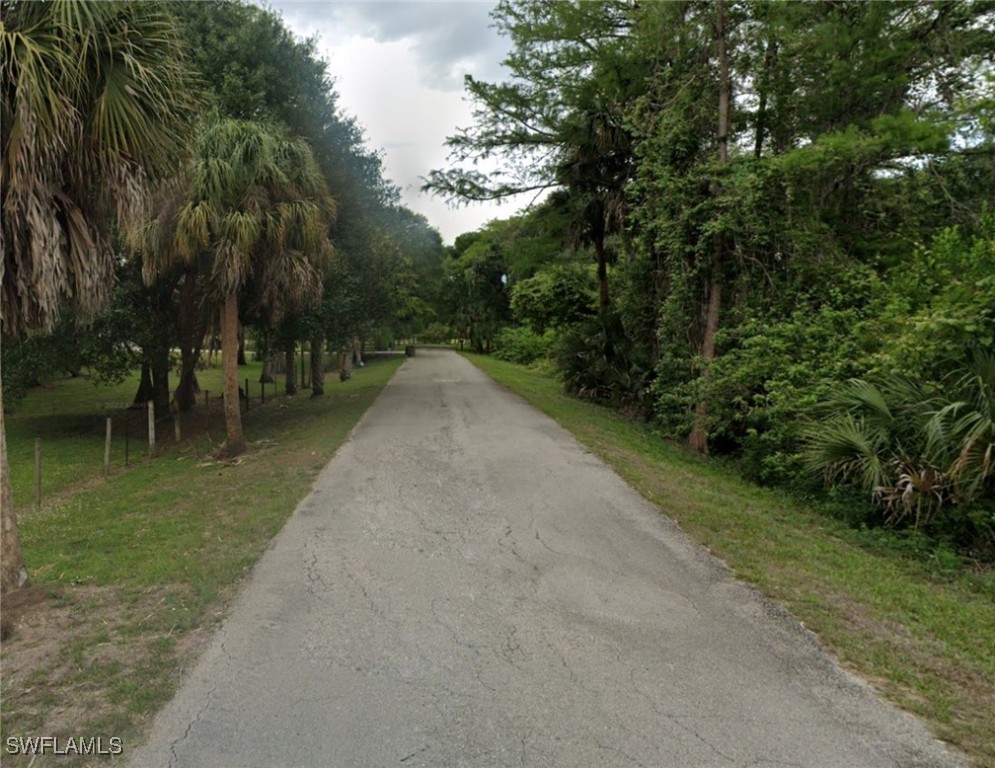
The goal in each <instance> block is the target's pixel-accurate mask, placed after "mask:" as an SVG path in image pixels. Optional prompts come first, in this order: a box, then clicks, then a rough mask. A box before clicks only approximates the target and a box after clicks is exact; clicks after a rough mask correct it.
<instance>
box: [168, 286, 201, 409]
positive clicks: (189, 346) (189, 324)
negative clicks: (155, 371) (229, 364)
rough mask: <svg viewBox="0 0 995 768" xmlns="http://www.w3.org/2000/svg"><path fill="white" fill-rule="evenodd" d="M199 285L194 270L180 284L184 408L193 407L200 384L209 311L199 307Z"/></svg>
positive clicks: (180, 399) (179, 396)
mask: <svg viewBox="0 0 995 768" xmlns="http://www.w3.org/2000/svg"><path fill="white" fill-rule="evenodd" d="M196 291H197V288H196V284H195V282H194V279H193V277H192V275H191V274H189V273H188V274H187V276H186V278H185V280H184V283H183V285H181V286H180V302H179V305H178V307H177V309H178V312H179V314H178V317H177V320H178V325H179V331H180V380H179V383H178V384H177V385H176V392H175V393H174V395H173V396H174V397H175V398H176V407H177V408H179V409H180V410H181V411H183V412H187V411H191V410H193V407H194V405H195V404H196V401H197V393H198V392H199V391H200V386H199V384H198V383H197V361H198V360H200V351H201V347H202V346H203V344H204V326H205V325H207V323H206V317H205V315H206V313H205V312H204V311H203V310H200V309H198V307H197V293H196Z"/></svg>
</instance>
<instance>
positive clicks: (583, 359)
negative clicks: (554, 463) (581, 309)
mask: <svg viewBox="0 0 995 768" xmlns="http://www.w3.org/2000/svg"><path fill="white" fill-rule="evenodd" d="M553 359H554V360H555V361H556V365H557V367H558V368H559V370H560V374H561V376H562V377H563V383H564V385H565V386H566V389H567V391H568V392H570V393H572V394H575V395H577V396H578V397H582V398H585V399H588V400H594V401H596V402H602V403H608V404H611V405H615V406H617V407H620V408H623V409H625V410H629V411H634V412H636V413H638V414H639V415H641V416H644V417H648V416H649V415H650V414H651V413H652V401H651V397H650V391H649V384H650V381H651V380H652V377H653V362H652V360H651V358H650V355H649V352H648V351H647V350H646V349H644V348H643V347H641V346H639V345H637V344H635V343H633V341H632V337H631V336H629V335H627V334H626V333H625V329H624V328H623V325H622V322H621V321H620V320H619V318H618V317H617V316H614V315H611V316H609V317H608V318H607V320H606V321H602V320H601V319H600V318H598V319H592V320H588V321H586V322H583V323H580V324H578V325H576V326H574V327H572V328H571V329H569V330H568V331H566V332H565V333H564V334H563V336H562V337H561V338H560V340H559V341H558V342H557V344H556V345H555V347H554V349H553Z"/></svg>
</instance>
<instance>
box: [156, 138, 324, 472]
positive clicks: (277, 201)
mask: <svg viewBox="0 0 995 768" xmlns="http://www.w3.org/2000/svg"><path fill="white" fill-rule="evenodd" d="M186 176H187V179H188V182H187V188H186V195H185V198H184V199H183V201H182V203H181V204H180V205H177V206H167V208H166V210H165V211H164V212H163V213H161V214H160V216H158V217H157V218H155V219H153V220H152V222H151V223H150V225H149V226H148V227H146V228H145V230H144V232H143V237H142V238H140V239H139V243H140V247H141V249H142V251H143V253H144V255H145V258H146V262H145V263H146V279H148V280H154V279H156V277H157V276H158V275H160V274H162V272H163V271H164V270H167V269H169V268H171V267H172V266H173V265H175V264H176V262H177V261H180V262H183V263H186V264H190V265H192V264H194V263H196V262H197V261H198V260H201V261H203V260H205V257H206V261H207V263H208V264H209V265H210V266H209V270H210V274H209V275H208V283H209V286H210V291H211V294H212V298H214V299H215V300H216V301H218V302H219V303H220V306H221V349H222V367H223V372H224V386H225V429H226V439H225V442H224V444H223V445H222V446H221V448H220V449H219V451H218V455H219V456H221V457H231V456H237V455H238V454H240V453H242V452H243V451H244V450H245V437H244V436H243V433H242V417H241V411H240V404H239V396H238V368H237V350H238V318H239V296H240V294H242V293H243V292H245V290H246V289H247V287H248V286H249V285H250V283H251V285H252V286H253V288H254V291H253V298H254V300H255V301H256V302H257V303H258V306H259V308H260V309H261V310H262V311H263V312H264V314H265V315H266V317H267V318H268V320H269V321H270V322H271V323H276V322H277V321H278V320H279V319H280V317H281V316H282V314H283V313H284V312H285V311H287V310H290V309H293V308H296V307H298V306H300V305H301V304H303V303H304V302H306V301H308V300H316V299H317V298H318V296H320V293H321V267H322V265H323V263H324V262H325V261H327V259H328V258H329V257H330V256H331V243H330V242H329V240H328V237H327V235H328V227H329V225H330V224H331V222H332V220H333V219H334V214H335V203H334V201H333V200H332V198H331V197H330V195H329V193H328V189H327V187H326V185H325V182H324V179H323V178H322V176H321V173H320V171H319V169H318V166H317V163H316V161H315V159H314V155H313V154H312V152H311V149H310V148H309V147H308V145H307V144H306V143H305V142H304V141H303V140H300V139H289V138H286V137H285V136H284V135H283V134H282V132H281V131H280V130H279V129H278V128H276V127H274V126H267V125H263V124H261V123H257V122H251V121H243V120H232V119H221V118H214V119H213V120H212V121H210V122H209V123H208V124H207V125H206V126H205V127H204V129H203V130H202V131H201V133H200V135H199V137H198V140H197V142H196V145H195V147H194V152H193V157H192V159H191V162H190V167H189V169H188V170H187V173H186Z"/></svg>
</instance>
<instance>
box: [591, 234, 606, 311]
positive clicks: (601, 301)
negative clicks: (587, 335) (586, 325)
mask: <svg viewBox="0 0 995 768" xmlns="http://www.w3.org/2000/svg"><path fill="white" fill-rule="evenodd" d="M594 253H595V255H596V256H597V259H598V310H599V312H600V313H601V318H602V319H604V318H605V317H607V316H608V256H607V254H606V253H605V238H604V237H603V236H595V238H594Z"/></svg>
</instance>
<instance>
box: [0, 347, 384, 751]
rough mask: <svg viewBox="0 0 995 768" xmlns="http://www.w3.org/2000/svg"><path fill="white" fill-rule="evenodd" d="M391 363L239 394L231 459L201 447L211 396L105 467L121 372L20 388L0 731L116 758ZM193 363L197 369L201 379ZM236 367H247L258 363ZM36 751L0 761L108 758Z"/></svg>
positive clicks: (212, 425) (213, 420) (13, 421)
mask: <svg viewBox="0 0 995 768" xmlns="http://www.w3.org/2000/svg"><path fill="white" fill-rule="evenodd" d="M401 362H402V361H401V359H392V360H387V361H381V362H376V363H374V364H371V365H369V366H367V367H366V368H363V369H357V370H356V371H355V372H354V377H353V378H352V379H351V380H350V381H348V382H345V383H339V382H338V380H337V378H336V379H334V380H333V379H332V377H329V379H328V380H327V382H326V392H327V394H326V396H325V397H323V398H317V399H314V400H312V399H310V397H309V393H308V392H303V393H301V394H299V395H297V396H295V397H292V398H288V397H278V398H268V399H267V403H266V405H265V406H264V407H259V403H258V402H255V401H254V402H253V404H252V408H251V410H250V411H249V413H248V414H247V415H246V416H245V418H244V425H245V431H246V438H247V440H248V442H249V446H250V448H249V451H248V453H247V454H246V455H245V456H244V457H242V458H240V459H238V460H236V461H233V462H217V461H214V460H213V459H212V458H211V450H212V448H213V447H215V446H216V445H217V444H219V443H220V441H221V440H222V439H223V435H224V428H223V420H222V417H221V413H220V408H219V409H218V410H217V412H211V413H209V414H206V415H205V414H204V413H203V411H201V417H202V419H201V422H202V423H199V424H198V423H195V422H194V421H193V420H191V421H190V422H189V423H188V426H189V427H190V428H191V433H193V432H194V431H195V430H194V427H198V429H197V430H196V431H197V432H198V436H197V437H195V438H194V439H191V440H190V441H189V442H188V441H184V442H182V443H181V444H179V445H176V444H169V443H167V444H166V445H165V446H164V447H163V452H162V453H161V455H159V456H157V457H155V458H148V457H147V456H145V457H142V456H139V457H138V458H137V460H136V458H135V455H134V453H133V454H132V457H131V458H132V461H131V463H130V465H129V466H128V467H127V468H124V467H123V444H122V445H120V446H116V447H115V455H116V458H115V469H114V471H113V472H112V473H111V474H110V476H109V477H106V478H105V477H104V476H103V466H102V463H103V436H102V429H103V418H104V414H105V411H106V410H107V409H108V407H109V406H108V404H113V405H114V406H116V405H120V404H121V403H122V401H123V402H127V401H128V400H129V399H130V396H131V395H132V393H133V392H134V387H135V382H129V383H126V384H124V385H122V386H121V387H116V388H109V389H108V388H95V387H93V385H92V384H90V383H88V382H85V381H81V380H66V381H60V382H58V383H56V384H55V385H53V386H51V387H49V388H47V389H46V390H45V391H34V392H32V393H30V394H29V396H28V397H27V399H26V400H25V401H24V403H23V407H22V408H20V409H19V411H18V413H16V414H15V415H13V416H11V417H9V420H8V430H9V431H8V441H9V444H10V455H11V473H12V476H13V478H14V483H15V494H16V498H17V503H18V512H19V516H20V531H21V540H22V544H23V548H24V556H25V560H26V563H27V567H28V570H29V572H30V574H31V577H32V582H33V587H32V588H31V589H30V590H27V591H25V593H24V594H23V595H20V596H18V597H17V598H16V602H12V601H11V600H9V599H8V600H5V603H4V610H5V611H6V610H8V609H11V610H14V611H15V612H16V613H17V615H18V621H17V629H16V633H15V635H14V637H13V638H11V639H10V640H8V641H6V642H5V643H4V646H3V650H2V663H3V689H4V690H3V694H4V695H3V702H2V715H3V719H2V736H3V739H6V737H8V736H14V737H17V736H31V735H36V736H40V735H48V736H59V737H62V738H63V739H65V738H67V737H69V736H76V737H79V736H83V735H86V736H91V735H92V736H100V735H102V736H104V737H105V742H106V739H107V738H109V737H110V736H117V737H120V738H122V739H123V740H124V748H125V755H124V757H126V756H127V751H128V748H129V746H133V745H134V744H135V743H136V740H138V739H140V738H141V733H142V731H143V729H144V728H145V727H146V725H147V724H148V722H149V721H150V718H151V716H152V715H153V714H154V713H155V711H156V710H157V709H158V708H159V707H160V706H161V705H162V704H163V703H164V702H165V701H167V700H168V698H169V697H170V696H171V695H172V693H173V692H174V690H175V689H176V686H177V684H178V682H179V680H180V677H181V674H182V671H183V669H184V666H185V665H187V664H189V663H190V662H191V661H192V659H194V658H195V657H196V653H197V651H198V649H199V648H201V647H202V646H203V644H204V643H205V642H206V641H207V639H208V638H209V637H210V634H211V631H212V630H213V628H214V627H215V625H216V623H217V622H218V621H220V618H221V616H222V614H223V611H224V609H225V606H226V603H227V601H228V600H229V599H230V597H231V596H232V595H233V594H234V590H235V588H236V585H237V584H238V582H239V581H240V579H241V578H242V576H243V575H244V574H245V573H246V572H247V570H248V569H249V568H250V567H251V566H252V564H253V563H254V562H255V561H256V559H257V558H258V557H259V555H260V554H261V552H262V551H263V550H264V549H265V547H266V546H267V544H268V542H269V541H270V539H271V538H272V537H273V535H275V534H276V532H277V531H279V529H280V528H281V527H282V526H283V524H284V522H285V521H286V520H287V518H288V517H289V516H290V514H291V512H292V511H293V509H294V507H295V506H296V504H297V502H298V501H299V500H300V499H301V498H303V497H304V496H305V495H306V494H307V493H308V491H309V489H310V487H311V483H312V481H313V478H314V477H315V476H316V474H317V473H318V471H319V470H320V469H321V468H322V467H323V466H324V465H325V464H326V463H327V462H328V460H329V459H330V458H331V456H332V455H333V454H334V452H335V450H336V449H337V448H338V446H339V445H341V443H342V442H343V441H344V440H345V438H346V436H347V435H348V433H349V431H350V430H351V429H352V427H353V426H354V425H355V424H356V422H357V421H358V420H359V418H360V417H361V416H362V414H363V413H364V412H365V411H366V409H367V408H368V407H369V406H370V404H371V403H372V402H373V400H374V399H375V398H376V396H377V395H378V394H379V392H380V391H381V389H382V388H383V387H384V386H385V384H386V383H387V381H388V380H389V379H390V377H391V376H392V375H393V373H394V371H395V370H396V369H397V367H398V365H400V363H401ZM206 373H207V374H208V375H205V376H203V377H202V378H201V384H202V386H205V387H208V388H210V389H214V387H213V386H211V385H212V384H213V382H212V380H211V374H212V372H210V371H209V372H206ZM213 373H215V374H216V372H213ZM245 376H248V377H251V378H252V380H253V382H254V381H255V378H258V369H257V368H256V369H254V368H253V367H251V366H250V367H249V369H248V370H247V371H246V372H245V373H243V377H245ZM218 384H220V381H219V382H218ZM253 389H254V390H256V392H255V395H256V396H257V397H258V385H255V384H253ZM217 390H220V386H218V387H217ZM167 426H169V425H167ZM136 431H137V430H136ZM169 432H170V435H171V434H172V430H171V427H170V428H169ZM39 434H41V436H42V437H43V441H44V452H45V467H46V469H45V472H44V478H45V483H46V485H45V490H46V492H45V500H44V502H43V505H42V508H41V510H40V511H35V510H34V504H33V495H32V490H31V488H32V480H31V471H30V466H31V459H30V457H31V456H32V454H33V441H34V438H35V436H37V435H39ZM135 447H136V446H135V444H133V445H132V449H133V450H134V449H135ZM138 450H141V446H140V443H139V444H138ZM25 459H27V462H25ZM25 463H27V464H28V469H27V470H25V468H24V466H23V465H24V464H25ZM0 743H6V742H5V741H3V742H0ZM48 760H49V762H46V761H45V760H43V759H37V760H34V761H33V762H31V759H30V758H27V757H16V756H12V755H10V754H4V760H3V764H4V765H8V764H12V765H17V764H23V765H28V764H31V765H33V766H41V765H48V764H58V765H60V766H69V765H79V764H91V763H92V764H106V763H107V762H108V758H106V757H105V758H98V759H97V760H93V759H91V763H87V762H86V760H85V759H74V758H72V757H70V758H53V757H51V756H50V757H49V758H48ZM8 761H9V762H8Z"/></svg>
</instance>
